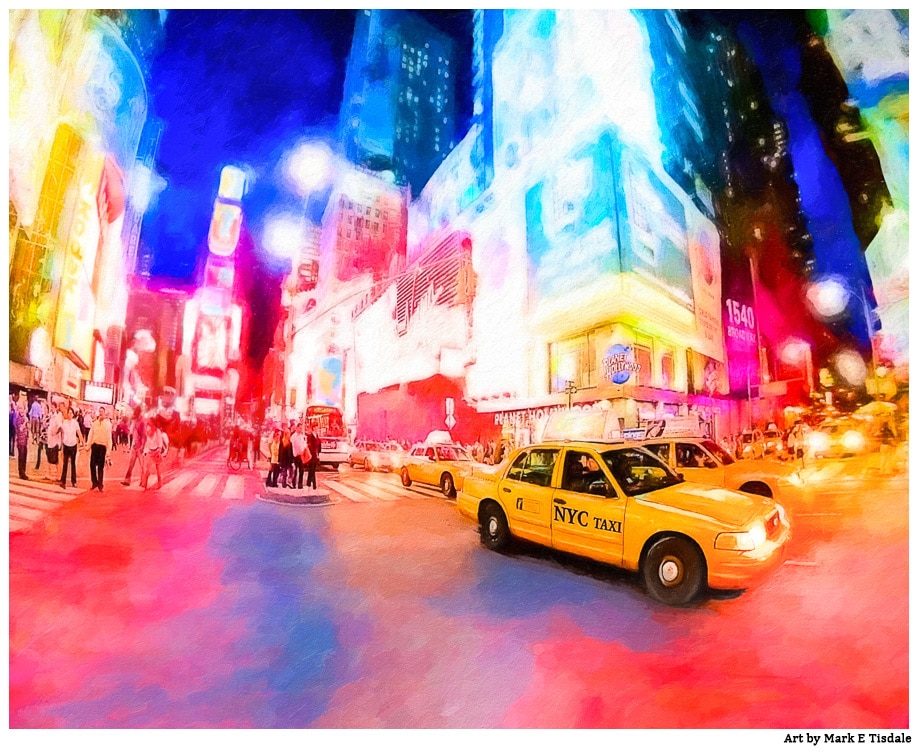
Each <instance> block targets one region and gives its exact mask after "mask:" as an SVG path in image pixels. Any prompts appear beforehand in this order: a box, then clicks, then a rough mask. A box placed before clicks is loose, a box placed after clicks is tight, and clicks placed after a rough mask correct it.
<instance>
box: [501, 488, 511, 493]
mask: <svg viewBox="0 0 918 752" xmlns="http://www.w3.org/2000/svg"><path fill="white" fill-rule="evenodd" d="M501 490H503V491H504V492H505V493H510V489H509V488H504V489H501Z"/></svg>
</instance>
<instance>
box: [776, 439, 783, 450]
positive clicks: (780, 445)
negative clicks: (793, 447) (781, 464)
mask: <svg viewBox="0 0 918 752" xmlns="http://www.w3.org/2000/svg"><path fill="white" fill-rule="evenodd" d="M777 449H778V451H779V452H780V451H783V449H784V444H783V443H782V442H780V441H779V442H778V447H777Z"/></svg>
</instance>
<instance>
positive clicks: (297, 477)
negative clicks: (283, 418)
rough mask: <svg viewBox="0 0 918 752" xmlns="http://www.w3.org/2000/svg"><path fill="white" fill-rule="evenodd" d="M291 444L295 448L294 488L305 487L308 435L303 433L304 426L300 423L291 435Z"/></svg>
mask: <svg viewBox="0 0 918 752" xmlns="http://www.w3.org/2000/svg"><path fill="white" fill-rule="evenodd" d="M290 444H291V446H292V447H293V480H294V482H293V487H294V488H302V487H303V476H304V475H305V473H306V465H305V463H304V462H303V452H304V451H305V449H306V434H305V433H303V424H302V423H300V424H298V425H297V426H296V428H295V429H294V430H293V433H292V434H290Z"/></svg>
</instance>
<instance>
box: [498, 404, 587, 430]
mask: <svg viewBox="0 0 918 752" xmlns="http://www.w3.org/2000/svg"><path fill="white" fill-rule="evenodd" d="M597 409H600V408H598V403H596V402H588V403H583V404H579V405H574V406H573V407H571V408H570V409H568V407H567V406H566V405H552V406H550V407H529V408H524V409H522V410H504V411H502V412H499V413H494V425H495V426H503V425H509V426H513V427H514V428H519V427H521V426H524V425H526V424H527V423H529V424H532V423H533V422H534V421H541V420H545V419H546V418H547V417H548V416H549V415H553V414H554V413H567V412H572V411H573V412H591V411H593V410H597Z"/></svg>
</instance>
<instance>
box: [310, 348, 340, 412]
mask: <svg viewBox="0 0 918 752" xmlns="http://www.w3.org/2000/svg"><path fill="white" fill-rule="evenodd" d="M317 381H318V385H317V388H316V400H317V401H318V402H319V404H322V405H336V406H337V405H341V403H342V401H343V398H344V393H343V386H344V363H343V361H342V360H341V358H339V357H337V356H334V355H329V356H328V357H326V358H323V359H322V361H321V362H320V363H319V371H318V379H317Z"/></svg>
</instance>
